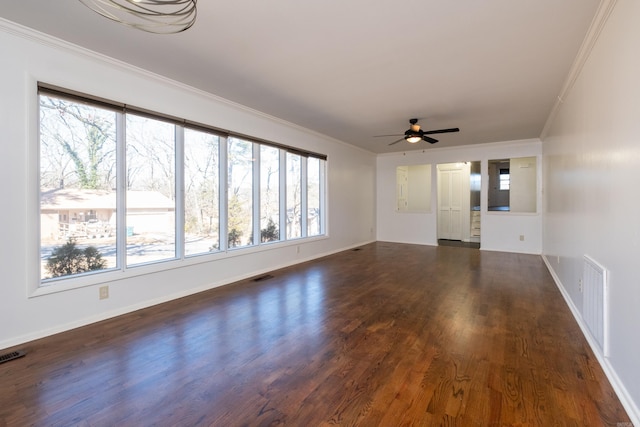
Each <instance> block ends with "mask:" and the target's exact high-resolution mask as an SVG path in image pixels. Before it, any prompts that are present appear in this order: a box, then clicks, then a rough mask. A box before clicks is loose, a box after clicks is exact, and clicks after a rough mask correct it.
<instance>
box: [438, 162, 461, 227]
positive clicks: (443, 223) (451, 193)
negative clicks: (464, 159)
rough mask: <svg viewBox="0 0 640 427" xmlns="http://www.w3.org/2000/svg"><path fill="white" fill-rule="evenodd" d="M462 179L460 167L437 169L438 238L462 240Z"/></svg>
mask: <svg viewBox="0 0 640 427" xmlns="http://www.w3.org/2000/svg"><path fill="white" fill-rule="evenodd" d="M463 179H464V174H463V172H462V170H461V169H438V238H439V239H448V240H462V237H463V236H462V221H463V215H462V206H463V197H464V194H463Z"/></svg>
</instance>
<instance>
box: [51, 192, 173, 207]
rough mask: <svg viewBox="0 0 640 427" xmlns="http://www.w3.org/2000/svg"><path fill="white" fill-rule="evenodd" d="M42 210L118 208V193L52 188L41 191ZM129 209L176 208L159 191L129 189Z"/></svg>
mask: <svg viewBox="0 0 640 427" xmlns="http://www.w3.org/2000/svg"><path fill="white" fill-rule="evenodd" d="M40 207H41V209H42V210H90V209H93V210H98V209H112V210H115V208H116V193H115V192H114V191H109V190H88V189H72V188H62V189H60V188H59V189H52V190H47V191H43V192H41V193H40ZM127 208H128V209H171V210H173V209H175V204H174V202H173V201H172V200H171V199H169V198H168V197H166V196H164V195H163V194H162V193H159V192H157V191H127Z"/></svg>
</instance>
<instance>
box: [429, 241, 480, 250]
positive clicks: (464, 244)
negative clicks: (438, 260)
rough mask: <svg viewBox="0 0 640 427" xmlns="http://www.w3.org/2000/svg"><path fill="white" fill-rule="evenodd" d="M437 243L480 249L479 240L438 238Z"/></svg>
mask: <svg viewBox="0 0 640 427" xmlns="http://www.w3.org/2000/svg"><path fill="white" fill-rule="evenodd" d="M438 245H440V246H457V247H460V248H471V249H480V243H479V242H462V241H460V240H446V239H438Z"/></svg>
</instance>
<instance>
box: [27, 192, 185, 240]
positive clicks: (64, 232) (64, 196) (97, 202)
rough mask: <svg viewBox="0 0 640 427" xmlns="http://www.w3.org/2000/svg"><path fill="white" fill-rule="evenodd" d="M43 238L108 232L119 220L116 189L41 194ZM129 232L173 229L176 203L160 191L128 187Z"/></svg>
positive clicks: (98, 234) (102, 234)
mask: <svg viewBox="0 0 640 427" xmlns="http://www.w3.org/2000/svg"><path fill="white" fill-rule="evenodd" d="M40 215H41V221H40V223H41V229H40V233H41V236H42V238H43V239H52V240H55V239H63V238H67V237H80V238H83V237H100V236H109V235H111V234H112V233H113V231H114V230H115V224H116V193H115V192H113V191H109V190H86V189H85V190H79V189H72V188H58V189H54V190H47V191H43V192H42V193H41V194H40ZM126 221H127V233H128V234H132V233H134V232H135V233H138V234H139V233H145V232H147V231H157V230H163V229H166V228H169V229H173V227H174V222H175V204H174V202H173V201H172V200H171V199H169V198H168V197H166V196H164V195H163V194H161V193H159V192H157V191H127V216H126Z"/></svg>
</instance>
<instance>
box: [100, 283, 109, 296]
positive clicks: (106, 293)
mask: <svg viewBox="0 0 640 427" xmlns="http://www.w3.org/2000/svg"><path fill="white" fill-rule="evenodd" d="M99 291H100V299H107V298H109V287H108V286H100V289H99Z"/></svg>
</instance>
